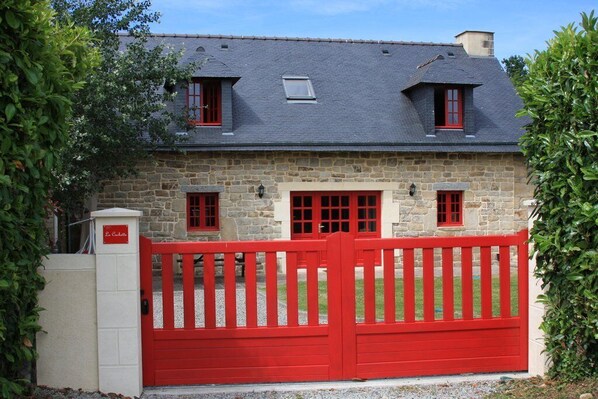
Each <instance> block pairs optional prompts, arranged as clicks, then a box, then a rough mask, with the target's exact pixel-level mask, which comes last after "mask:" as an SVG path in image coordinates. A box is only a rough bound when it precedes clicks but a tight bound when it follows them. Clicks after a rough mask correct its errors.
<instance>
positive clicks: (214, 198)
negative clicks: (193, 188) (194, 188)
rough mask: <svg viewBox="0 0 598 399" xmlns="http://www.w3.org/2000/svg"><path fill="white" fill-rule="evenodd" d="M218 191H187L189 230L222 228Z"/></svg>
mask: <svg viewBox="0 0 598 399" xmlns="http://www.w3.org/2000/svg"><path fill="white" fill-rule="evenodd" d="M219 213H220V212H219V206H218V193H187V231H215V230H219V229H220V220H219V219H220V218H219Z"/></svg>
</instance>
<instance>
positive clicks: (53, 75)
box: [0, 0, 95, 398]
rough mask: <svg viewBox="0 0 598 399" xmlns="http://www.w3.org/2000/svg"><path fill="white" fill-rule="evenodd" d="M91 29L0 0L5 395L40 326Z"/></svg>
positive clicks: (0, 292) (16, 0) (0, 348)
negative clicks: (56, 180) (64, 157)
mask: <svg viewBox="0 0 598 399" xmlns="http://www.w3.org/2000/svg"><path fill="white" fill-rule="evenodd" d="M90 51H91V50H90V46H89V36H88V33H87V31H86V30H83V29H80V28H73V27H72V26H67V27H60V26H58V25H57V24H55V23H54V22H53V14H52V11H51V9H50V6H49V3H48V2H45V1H36V0H0V396H1V397H5V398H6V397H11V396H12V395H14V394H18V393H19V392H20V391H21V390H22V387H23V383H24V382H25V381H24V378H23V377H25V376H24V375H23V374H24V372H23V369H24V368H25V367H26V365H27V363H28V362H30V361H31V360H33V359H34V357H35V356H36V353H35V349H34V347H33V342H34V339H35V334H36V332H37V331H39V330H40V326H39V325H38V314H39V311H40V309H39V308H38V306H37V294H38V291H39V290H40V289H42V288H43V286H44V281H43V278H42V277H41V276H40V275H39V274H38V268H39V267H40V265H41V262H42V258H43V256H44V255H45V254H46V253H47V248H48V245H47V244H48V237H47V234H46V228H45V218H46V216H47V209H46V207H47V205H48V197H49V188H50V183H51V181H52V170H53V168H54V166H55V164H56V162H57V159H56V153H57V151H58V150H59V149H60V147H61V146H62V145H64V142H65V140H66V126H67V117H68V115H69V112H70V102H69V97H70V96H71V95H72V93H73V92H74V91H75V90H76V89H77V88H79V87H81V79H82V78H83V76H84V74H85V73H86V71H87V70H88V69H89V68H90V67H91V65H92V64H93V63H94V62H95V61H94V60H95V56H94V55H93V54H94V53H93V52H90Z"/></svg>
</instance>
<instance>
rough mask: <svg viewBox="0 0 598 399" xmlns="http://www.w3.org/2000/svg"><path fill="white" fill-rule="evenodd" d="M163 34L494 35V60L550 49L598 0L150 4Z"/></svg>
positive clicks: (437, 38) (450, 38)
mask: <svg viewBox="0 0 598 399" xmlns="http://www.w3.org/2000/svg"><path fill="white" fill-rule="evenodd" d="M152 4H153V9H154V10H156V11H159V12H160V13H161V14H162V17H161V23H160V24H157V25H154V26H153V27H152V30H153V31H154V32H157V33H201V34H225V35H245V36H282V37H284V36H288V37H318V38H342V39H373V40H399V41H416V42H440V43H452V42H454V36H455V35H456V34H457V33H460V32H462V31H464V30H483V31H492V32H495V55H496V57H497V58H498V59H499V60H501V59H502V58H505V57H508V56H510V55H513V54H519V55H523V56H525V55H526V54H531V53H533V52H534V50H543V49H545V48H546V43H545V42H546V41H547V40H548V39H550V38H551V37H552V36H553V30H558V29H559V28H560V27H561V26H563V25H567V24H569V23H571V22H575V23H576V24H577V23H578V22H579V21H581V18H580V16H579V14H580V12H582V11H586V12H589V11H591V10H592V8H594V9H597V11H598V7H597V6H598V3H597V2H596V0H593V1H590V0H544V1H538V0H518V1H517V0H502V1H494V0H443V1H438V0H152Z"/></svg>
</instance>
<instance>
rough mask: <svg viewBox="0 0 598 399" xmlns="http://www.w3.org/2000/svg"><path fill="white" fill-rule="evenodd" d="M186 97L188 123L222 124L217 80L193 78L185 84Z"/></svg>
mask: <svg viewBox="0 0 598 399" xmlns="http://www.w3.org/2000/svg"><path fill="white" fill-rule="evenodd" d="M186 98H187V110H188V116H189V118H188V122H189V124H190V125H193V126H220V125H222V100H221V98H222V93H221V88H220V81H219V80H214V79H199V78H193V79H192V80H191V81H190V82H189V85H188V86H187V95H186Z"/></svg>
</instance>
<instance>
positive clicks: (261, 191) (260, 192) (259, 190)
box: [257, 184, 266, 198]
mask: <svg viewBox="0 0 598 399" xmlns="http://www.w3.org/2000/svg"><path fill="white" fill-rule="evenodd" d="M265 190H266V189H265V188H264V185H263V184H260V185H259V187H258V188H257V196H258V197H260V198H262V197H263V196H264V191H265Z"/></svg>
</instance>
